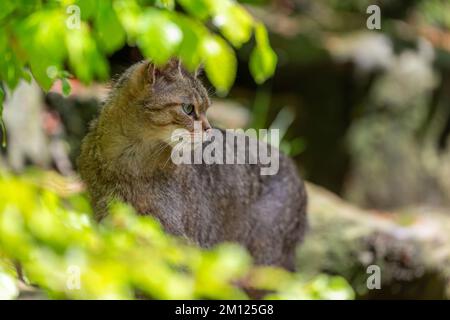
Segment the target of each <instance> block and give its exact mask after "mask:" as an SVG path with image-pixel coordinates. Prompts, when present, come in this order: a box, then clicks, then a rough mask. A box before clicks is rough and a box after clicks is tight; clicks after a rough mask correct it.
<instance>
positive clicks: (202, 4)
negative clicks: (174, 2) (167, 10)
mask: <svg viewBox="0 0 450 320" xmlns="http://www.w3.org/2000/svg"><path fill="white" fill-rule="evenodd" d="M178 2H179V3H180V4H181V6H182V7H183V9H184V10H186V11H187V12H188V13H189V14H190V15H191V16H193V17H196V18H198V19H200V20H205V19H206V18H208V17H209V16H210V14H211V8H210V4H209V3H210V1H208V0H178Z"/></svg>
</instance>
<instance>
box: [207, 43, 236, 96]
mask: <svg viewBox="0 0 450 320" xmlns="http://www.w3.org/2000/svg"><path fill="white" fill-rule="evenodd" d="M202 49H203V56H204V58H205V71H206V75H207V76H208V79H209V80H210V81H211V83H212V84H213V85H214V87H216V88H217V90H218V93H219V94H221V95H225V94H226V93H227V92H228V90H229V89H230V87H231V85H232V84H233V81H234V79H235V76H236V67H237V62H236V56H235V55H234V51H233V49H231V48H230V46H229V45H228V44H227V43H226V42H225V40H223V39H222V38H220V37H218V36H216V35H210V36H207V37H205V39H204V40H203V43H202Z"/></svg>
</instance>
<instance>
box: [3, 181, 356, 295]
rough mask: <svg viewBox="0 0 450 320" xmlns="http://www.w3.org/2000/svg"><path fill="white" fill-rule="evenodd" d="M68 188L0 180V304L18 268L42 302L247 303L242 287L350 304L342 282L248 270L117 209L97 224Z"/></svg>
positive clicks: (235, 255) (230, 254) (234, 252)
mask: <svg viewBox="0 0 450 320" xmlns="http://www.w3.org/2000/svg"><path fill="white" fill-rule="evenodd" d="M71 185H75V186H76V183H73V182H70V181H69V182H68V181H67V178H62V177H60V176H58V175H57V174H55V173H42V172H34V173H28V174H26V175H22V176H21V177H17V176H12V175H10V174H6V173H5V172H2V173H0V297H1V298H16V297H17V295H18V294H19V290H18V288H17V285H18V282H19V281H18V274H17V272H16V268H15V267H14V266H16V265H17V264H20V265H21V269H22V273H23V280H22V281H25V282H26V283H27V284H28V285H35V286H37V287H38V288H39V289H40V290H43V292H44V293H45V294H46V295H47V296H48V297H50V298H71V299H132V298H136V297H148V298H156V299H196V298H207V299H225V298H226V299H246V298H248V296H247V294H246V293H245V290H243V289H242V287H246V288H252V289H264V290H268V291H267V292H268V294H267V295H266V298H268V299H349V298H352V297H353V291H352V289H351V288H350V287H349V285H348V284H347V283H346V282H345V280H343V279H342V278H340V277H330V276H325V275H323V276H319V277H317V278H314V279H308V280H307V279H305V278H303V277H302V276H300V275H298V274H292V273H289V272H287V271H284V270H282V269H278V268H274V267H256V266H253V265H252V262H251V258H250V256H249V255H248V253H247V252H246V251H245V250H244V249H242V248H241V247H239V246H237V245H235V244H226V243H225V244H221V245H218V246H216V247H215V248H212V249H209V250H205V249H199V248H198V247H196V246H194V245H191V244H189V243H188V242H187V241H186V240H185V239H179V238H175V237H173V236H170V235H167V234H165V233H164V232H163V230H162V228H161V226H160V225H159V223H158V222H157V221H156V220H155V219H153V218H152V217H148V216H138V215H136V214H135V213H134V212H133V210H132V209H131V208H130V207H128V206H126V205H123V204H119V203H116V204H114V205H113V206H112V207H111V215H110V216H109V217H108V218H106V220H105V221H103V222H102V223H101V224H97V223H95V222H93V221H92V220H91V209H90V206H89V204H88V202H87V200H86V199H85V197H84V195H83V194H82V193H80V191H79V190H77V188H76V187H73V186H71ZM13 262H14V263H13ZM78 276H79V277H78Z"/></svg>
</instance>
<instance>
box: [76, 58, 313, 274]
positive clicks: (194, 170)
mask: <svg viewBox="0 0 450 320" xmlns="http://www.w3.org/2000/svg"><path fill="white" fill-rule="evenodd" d="M181 103H192V104H194V106H195V110H196V112H195V113H196V116H195V117H191V116H187V115H186V114H184V113H183V112H182V110H181V107H180V104H181ZM209 106H210V100H209V98H208V94H207V91H206V90H205V88H204V87H203V86H202V84H201V83H200V81H199V80H198V79H197V78H196V76H193V75H191V74H190V73H188V72H187V71H186V70H185V69H184V68H183V67H182V66H180V64H179V62H178V61H176V60H172V61H170V62H169V63H168V64H167V65H166V66H164V67H161V68H157V67H155V66H154V65H153V64H151V63H149V62H141V63H138V64H136V65H134V66H132V67H131V68H129V69H128V70H127V71H126V72H125V73H124V74H123V75H122V77H121V78H120V79H119V81H118V82H117V84H116V85H115V87H114V88H113V90H112V92H111V94H110V97H109V99H108V100H107V101H106V103H105V106H104V108H103V110H102V111H101V114H100V116H99V117H98V119H97V120H96V121H95V122H94V123H93V125H92V127H91V130H90V132H89V134H88V135H87V136H86V138H85V139H84V141H83V145H82V150H81V155H80V158H79V171H80V174H81V177H82V178H83V180H84V181H85V182H86V184H87V187H88V191H89V193H90V196H91V199H92V203H93V206H94V209H95V212H96V217H97V219H98V220H101V219H102V218H103V217H104V216H105V215H106V214H107V205H108V202H109V201H110V200H111V199H120V200H122V201H125V202H128V203H130V204H132V205H133V206H134V207H135V209H136V210H137V212H139V213H140V214H144V215H146V214H148V215H153V216H155V217H156V218H158V219H159V220H160V221H161V223H162V225H163V226H164V228H165V229H166V230H167V231H168V232H170V233H173V234H176V235H180V236H184V237H187V238H189V239H191V240H192V241H194V242H196V243H197V244H199V245H201V246H203V247H210V246H212V245H214V244H217V243H219V242H223V241H235V242H238V243H240V244H242V245H244V246H246V247H247V248H248V249H249V251H250V252H251V254H252V255H253V257H254V258H255V261H256V263H258V264H274V265H281V266H284V267H286V268H289V269H292V268H293V266H294V257H295V248H296V245H297V244H299V243H300V242H301V240H302V238H303V235H304V232H305V229H306V193H305V189H304V185H303V182H302V181H301V180H300V178H299V177H298V175H297V173H296V168H295V166H294V165H293V163H292V162H291V160H290V159H288V158H287V157H285V156H283V155H281V158H280V169H279V172H278V173H277V174H276V175H273V176H261V175H260V170H259V169H260V167H259V165H219V164H217V165H205V164H199V165H178V166H177V165H175V164H173V163H172V162H171V161H170V150H171V149H170V146H169V145H168V144H167V141H168V139H169V138H170V134H171V132H172V130H174V129H176V128H186V129H188V130H190V131H192V129H193V121H194V118H196V119H197V120H201V121H202V123H203V126H204V129H207V128H208V127H209V124H208V122H207V119H206V115H205V113H206V110H207V108H208V107H209Z"/></svg>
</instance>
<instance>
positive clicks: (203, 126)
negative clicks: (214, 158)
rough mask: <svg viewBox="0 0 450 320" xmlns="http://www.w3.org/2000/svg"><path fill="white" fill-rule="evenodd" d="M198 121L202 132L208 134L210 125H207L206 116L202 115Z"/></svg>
mask: <svg viewBox="0 0 450 320" xmlns="http://www.w3.org/2000/svg"><path fill="white" fill-rule="evenodd" d="M200 121H201V122H202V129H203V131H206V132H207V133H209V132H210V131H211V125H210V124H209V121H208V118H206V115H204V114H202V115H200Z"/></svg>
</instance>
